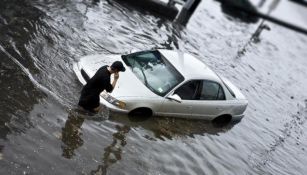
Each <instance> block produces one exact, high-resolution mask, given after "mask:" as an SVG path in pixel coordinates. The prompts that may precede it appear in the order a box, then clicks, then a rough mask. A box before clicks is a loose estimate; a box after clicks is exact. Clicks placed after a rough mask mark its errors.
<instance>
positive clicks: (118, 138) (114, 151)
mask: <svg viewBox="0 0 307 175" xmlns="http://www.w3.org/2000/svg"><path fill="white" fill-rule="evenodd" d="M115 127H116V130H117V131H116V133H114V134H113V141H112V143H111V144H110V145H109V146H107V147H106V148H104V154H103V158H102V163H103V164H102V165H99V166H98V167H97V169H95V170H92V171H91V174H107V169H108V167H109V166H111V165H112V164H115V163H116V162H117V161H119V160H121V159H122V151H123V150H122V148H123V147H124V146H125V145H126V144H127V141H126V134H127V133H128V132H129V131H130V127H128V126H125V125H124V126H119V125H116V126H115Z"/></svg>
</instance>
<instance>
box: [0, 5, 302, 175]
mask: <svg viewBox="0 0 307 175" xmlns="http://www.w3.org/2000/svg"><path fill="white" fill-rule="evenodd" d="M228 12H229V11H227V10H225V7H223V6H221V3H220V2H218V1H212V0H206V1H202V2H201V4H200V5H199V7H198V9H197V10H196V12H195V14H194V15H193V16H192V18H191V19H190V21H189V23H188V24H187V25H186V27H180V26H178V25H176V24H174V23H173V22H171V21H169V20H166V19H164V18H162V17H160V16H157V15H152V14H150V13H148V12H146V11H142V10H140V9H135V8H133V7H131V6H127V5H121V4H119V3H117V2H116V1H110V2H108V1H104V0H102V1H99V0H98V1H97V0H96V1H90V0H87V1H85V0H66V1H55V0H2V3H1V6H0V59H1V61H0V76H1V78H0V88H1V91H0V116H1V117H0V167H1V168H0V174H114V175H118V174H151V175H158V174H161V175H162V174H167V175H168V174H197V175H199V174H206V175H207V174H208V175H210V174H227V175H228V174H306V173H307V167H306V164H307V147H306V146H307V137H306V136H307V133H306V131H307V130H306V129H307V124H306V120H307V91H306V88H307V70H306V68H307V59H306V58H307V49H306V46H307V36H305V35H302V34H299V33H296V32H294V31H291V30H289V29H286V28H283V27H281V26H277V25H275V24H272V23H270V22H264V23H265V24H266V25H268V26H269V27H270V29H271V30H270V31H268V30H264V31H263V32H262V33H261V35H260V36H259V37H256V38H253V39H251V37H252V36H253V34H254V33H255V31H256V30H257V28H258V26H259V24H261V22H262V21H261V19H256V20H252V22H248V21H246V20H243V19H240V18H237V17H234V16H233V15H231V13H228ZM305 19H306V18H305ZM153 48H167V49H174V50H176V49H178V50H181V51H184V52H188V53H191V54H193V55H195V56H196V57H198V58H200V59H201V60H203V61H204V62H206V63H207V64H208V65H209V66H210V67H211V68H212V69H213V70H215V71H216V72H218V73H219V74H221V75H222V76H225V77H227V78H228V79H230V80H231V81H232V82H233V83H234V84H236V85H237V86H238V87H240V89H241V90H242V92H243V93H244V94H245V95H246V97H247V98H248V100H249V106H248V108H247V110H246V113H245V117H244V118H243V119H242V120H241V121H240V122H238V123H233V124H229V125H228V126H225V127H222V128H217V127H215V126H213V125H212V124H211V123H209V122H206V121H190V120H183V119H174V118H162V117H152V118H149V119H147V120H138V119H131V118H128V117H127V116H121V115H116V114H109V113H108V112H107V110H105V113H104V114H101V115H99V116H94V117H93V116H83V117H78V115H76V112H75V111H74V108H75V106H76V103H77V102H78V98H79V95H80V91H81V88H82V85H81V84H80V83H79V82H78V80H77V77H76V76H75V74H74V73H73V70H72V64H73V63H74V62H76V61H78V59H79V58H80V57H82V56H85V55H89V54H97V53H103V54H124V53H129V52H130V51H131V50H146V49H153Z"/></svg>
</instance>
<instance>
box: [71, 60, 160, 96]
mask: <svg viewBox="0 0 307 175" xmlns="http://www.w3.org/2000/svg"><path fill="white" fill-rule="evenodd" d="M114 61H122V62H123V60H122V59H121V55H104V54H100V55H90V56H85V57H82V58H81V59H80V61H79V62H78V64H77V69H79V70H81V69H83V70H84V71H85V72H86V73H87V74H88V75H89V77H92V76H94V74H95V73H96V71H97V70H98V69H99V68H100V67H101V66H104V65H111V64H112V63H113V62H114ZM123 64H124V66H125V68H126V71H125V72H120V73H119V79H118V81H117V83H116V86H115V88H114V89H113V91H112V93H110V94H111V95H112V96H113V97H115V98H122V97H149V98H154V97H159V96H158V95H156V94H155V93H153V92H152V91H151V90H149V89H148V88H147V87H146V86H145V85H144V84H143V83H142V82H141V81H140V80H139V79H138V78H137V77H136V75H135V74H134V73H133V72H132V70H131V69H130V68H129V67H128V66H127V65H126V64H125V63H124V62H123ZM79 79H80V78H79ZM112 81H113V75H111V82H112ZM81 82H82V81H81Z"/></svg>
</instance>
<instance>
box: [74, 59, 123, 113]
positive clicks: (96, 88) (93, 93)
mask: <svg viewBox="0 0 307 175" xmlns="http://www.w3.org/2000/svg"><path fill="white" fill-rule="evenodd" d="M125 70H126V69H125V67H124V65H123V63H122V62H120V61H115V62H114V63H113V64H112V65H111V66H107V65H105V66H102V67H101V68H99V69H98V70H97V72H96V73H95V75H94V76H93V77H92V78H90V79H89V80H88V81H87V84H86V85H85V86H84V87H83V89H82V91H81V96H80V99H79V103H78V105H79V106H81V107H82V108H83V109H85V110H88V111H91V112H94V113H97V112H98V111H99V110H100V99H99V95H100V93H101V92H102V91H104V90H106V91H107V92H112V90H113V89H114V87H115V85H116V82H117V80H118V78H119V71H121V72H124V71H125ZM111 74H114V80H113V82H112V83H111V84H110V77H111Z"/></svg>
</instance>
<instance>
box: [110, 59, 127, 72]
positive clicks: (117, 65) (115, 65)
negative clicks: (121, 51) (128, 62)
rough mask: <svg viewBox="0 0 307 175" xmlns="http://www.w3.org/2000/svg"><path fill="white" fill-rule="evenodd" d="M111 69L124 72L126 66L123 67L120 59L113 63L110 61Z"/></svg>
mask: <svg viewBox="0 0 307 175" xmlns="http://www.w3.org/2000/svg"><path fill="white" fill-rule="evenodd" d="M111 69H112V70H113V71H114V72H119V71H121V72H125V71H126V68H125V67H124V65H123V63H122V62H121V61H115V62H114V63H112V65H111Z"/></svg>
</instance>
